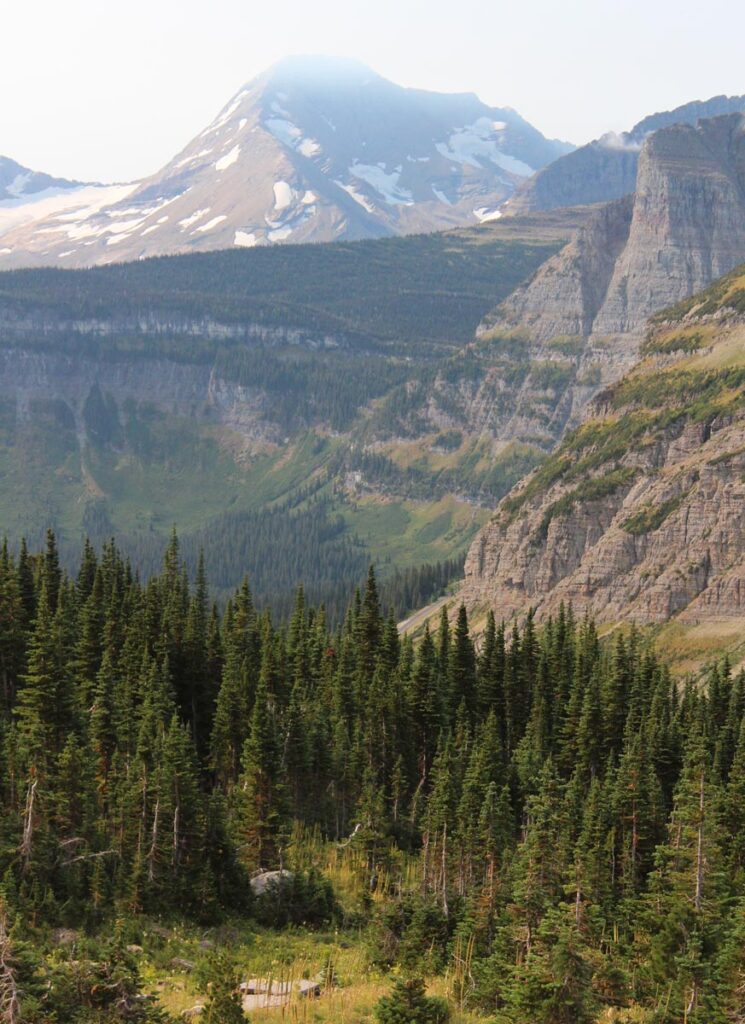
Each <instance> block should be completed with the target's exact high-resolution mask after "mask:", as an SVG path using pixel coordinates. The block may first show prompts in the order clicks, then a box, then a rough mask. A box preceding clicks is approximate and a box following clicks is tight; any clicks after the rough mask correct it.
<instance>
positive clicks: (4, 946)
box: [0, 910, 21, 1024]
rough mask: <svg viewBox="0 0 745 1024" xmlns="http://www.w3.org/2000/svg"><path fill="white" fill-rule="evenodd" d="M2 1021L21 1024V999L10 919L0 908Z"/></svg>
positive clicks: (8, 1023)
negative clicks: (9, 928)
mask: <svg viewBox="0 0 745 1024" xmlns="http://www.w3.org/2000/svg"><path fill="white" fill-rule="evenodd" d="M0 1021H2V1024H21V999H20V992H19V988H18V979H17V977H16V965H15V963H14V960H13V942H12V940H11V938H10V935H9V934H8V919H7V917H6V916H5V911H4V910H0Z"/></svg>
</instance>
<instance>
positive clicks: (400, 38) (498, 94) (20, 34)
mask: <svg viewBox="0 0 745 1024" xmlns="http://www.w3.org/2000/svg"><path fill="white" fill-rule="evenodd" d="M0 33H1V34H2V51H1V53H2V57H1V58H0V97H2V99H1V100H0V153H1V154H4V155H7V156H11V157H13V158H14V159H16V160H19V161H20V162H22V163H24V164H27V165H29V166H31V167H34V168H35V169H38V170H45V171H48V172H50V173H54V174H59V175H65V176H67V177H77V178H82V179H88V180H90V179H98V180H126V179H131V178H134V177H139V176H142V175H145V174H148V173H151V172H153V171H155V170H157V168H158V167H160V166H161V165H162V164H163V163H165V162H166V160H168V159H169V158H170V157H171V156H172V155H173V154H174V153H175V152H176V151H177V150H178V149H180V148H181V147H182V146H183V145H184V144H185V143H186V142H187V141H188V140H189V139H190V138H191V137H192V136H193V135H194V134H196V133H197V132H198V131H199V130H201V129H202V128H203V127H204V126H205V125H206V124H207V123H208V122H209V121H210V120H211V119H212V118H213V117H214V115H215V114H216V112H217V110H218V109H219V108H220V107H221V106H222V105H223V104H224V103H225V102H226V101H227V100H228V98H229V97H230V95H231V94H232V93H234V92H235V91H237V89H238V88H239V87H240V86H241V85H242V84H243V83H244V82H245V81H247V80H248V79H250V78H251V77H252V76H253V75H255V74H256V73H258V72H259V71H261V70H262V69H263V68H264V67H266V66H267V65H268V64H270V63H272V62H273V61H275V60H277V59H279V58H280V57H282V56H285V55H287V54H294V53H327V54H334V55H341V56H348V57H356V58H358V59H360V60H363V61H365V62H366V63H367V64H369V65H370V66H371V67H373V68H374V69H375V70H376V71H378V72H379V73H380V74H383V75H385V76H386V77H388V78H391V79H393V80H394V81H396V82H398V83H400V84H402V85H410V86H418V87H421V88H427V89H437V90H442V91H472V92H476V93H478V94H479V96H480V97H481V98H482V99H483V100H485V101H487V102H489V103H492V104H495V105H496V104H498V105H503V106H511V107H514V108H515V109H516V110H518V111H520V113H521V114H522V115H523V116H524V117H526V118H527V119H528V120H529V121H531V122H532V123H533V124H534V125H535V126H536V127H537V128H539V129H540V130H541V131H543V132H544V133H545V134H547V135H551V136H558V137H561V138H565V139H569V140H571V141H572V142H577V143H581V142H585V141H587V140H588V139H590V138H594V137H596V136H597V135H599V134H601V133H602V132H603V131H606V130H608V129H614V130H621V129H624V128H628V127H630V126H631V125H632V124H633V123H634V122H635V121H637V120H638V119H639V118H641V117H642V116H644V115H645V114H648V113H652V112H654V111H656V110H664V109H668V108H670V107H673V106H677V105H678V104H680V103H683V102H686V101H687V100H690V99H703V98H707V97H709V96H712V95H716V94H717V93H727V94H733V93H738V94H739V93H745V60H744V59H743V57H744V55H745V4H744V3H742V0H705V2H704V3H702V2H701V0H511V2H504V0H374V2H364V3H363V2H358V0H302V2H301V0H262V2H258V0H118V2H115V0H35V2H34V3H27V4H24V3H22V2H18V0H0Z"/></svg>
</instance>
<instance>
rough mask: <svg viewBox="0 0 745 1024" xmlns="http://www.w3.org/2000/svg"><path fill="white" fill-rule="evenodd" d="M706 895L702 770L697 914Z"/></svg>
mask: <svg viewBox="0 0 745 1024" xmlns="http://www.w3.org/2000/svg"><path fill="white" fill-rule="evenodd" d="M703 895H704V770H703V768H702V769H701V780H700V783H699V792H698V839H697V841H696V892H695V894H694V897H693V905H694V907H695V908H696V913H699V912H700V910H701V905H702V903H703Z"/></svg>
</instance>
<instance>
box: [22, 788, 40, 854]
mask: <svg viewBox="0 0 745 1024" xmlns="http://www.w3.org/2000/svg"><path fill="white" fill-rule="evenodd" d="M37 783H38V779H34V781H33V782H32V783H31V784H30V785H29V787H28V790H27V792H26V809H25V811H24V812H23V838H22V839H21V849H20V854H21V860H22V861H23V870H24V871H27V870H28V866H29V864H30V863H31V854H32V852H33V846H34V803H35V800H36V786H37Z"/></svg>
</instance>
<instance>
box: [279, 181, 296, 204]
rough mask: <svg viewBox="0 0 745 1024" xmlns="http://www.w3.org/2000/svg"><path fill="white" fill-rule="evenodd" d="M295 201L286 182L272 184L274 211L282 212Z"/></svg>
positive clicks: (291, 190) (292, 192) (293, 193)
mask: <svg viewBox="0 0 745 1024" xmlns="http://www.w3.org/2000/svg"><path fill="white" fill-rule="evenodd" d="M294 200H295V192H294V191H293V189H292V187H291V186H290V185H289V184H288V183H287V182H286V181H275V183H274V209H275V210H284V209H285V208H286V207H288V206H291V205H292V203H293V202H294Z"/></svg>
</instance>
